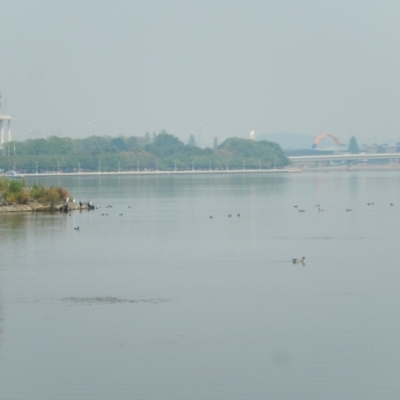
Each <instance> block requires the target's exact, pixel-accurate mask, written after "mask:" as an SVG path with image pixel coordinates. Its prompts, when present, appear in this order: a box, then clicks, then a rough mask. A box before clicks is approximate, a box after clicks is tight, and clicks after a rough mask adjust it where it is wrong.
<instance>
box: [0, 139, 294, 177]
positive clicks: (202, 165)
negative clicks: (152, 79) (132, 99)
mask: <svg viewBox="0 0 400 400" xmlns="http://www.w3.org/2000/svg"><path fill="white" fill-rule="evenodd" d="M288 164H289V160H288V158H287V157H286V156H285V155H284V153H283V151H282V149H281V148H280V146H279V145H278V144H276V143H273V142H268V141H259V142H255V141H252V140H247V139H238V138H231V139H227V140H226V141H224V142H223V143H222V144H221V145H219V146H217V143H215V148H214V149H210V148H206V149H202V148H200V147H197V146H196V145H195V141H194V140H193V138H192V140H190V141H189V142H188V144H184V143H183V142H182V141H180V140H179V139H178V138H177V137H175V136H173V135H170V134H168V133H167V132H165V131H162V132H160V133H159V134H158V135H156V134H154V135H153V137H152V138H150V135H148V134H147V135H145V136H144V137H134V136H131V137H117V138H112V137H100V136H91V137H88V138H85V139H70V138H60V137H57V136H52V137H49V138H47V139H30V140H26V141H25V142H11V143H7V144H6V145H5V150H4V155H3V156H2V157H0V168H1V169H3V170H10V169H18V170H19V171H21V172H36V171H38V172H41V171H64V172H69V171H78V169H80V171H99V170H101V171H118V170H121V171H123V170H125V171H128V170H145V169H147V170H156V169H157V170H175V169H176V170H191V169H196V170H209V169H213V170H223V169H227V168H229V169H242V168H246V169H260V168H262V169H269V168H275V167H276V168H282V167H285V166H287V165H288Z"/></svg>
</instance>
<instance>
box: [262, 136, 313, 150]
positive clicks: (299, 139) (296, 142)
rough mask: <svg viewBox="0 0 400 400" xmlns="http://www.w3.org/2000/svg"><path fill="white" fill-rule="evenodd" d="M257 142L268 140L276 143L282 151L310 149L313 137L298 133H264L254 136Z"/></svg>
mask: <svg viewBox="0 0 400 400" xmlns="http://www.w3.org/2000/svg"><path fill="white" fill-rule="evenodd" d="M256 138H257V140H268V141H270V142H275V143H278V144H279V145H280V146H281V147H282V149H283V150H286V149H310V148H311V146H312V144H313V142H314V139H315V136H313V135H302V134H298V133H264V134H261V135H257V136H256Z"/></svg>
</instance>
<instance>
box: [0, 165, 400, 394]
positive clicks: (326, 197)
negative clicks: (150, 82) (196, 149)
mask: <svg viewBox="0 0 400 400" xmlns="http://www.w3.org/2000/svg"><path fill="white" fill-rule="evenodd" d="M40 182H41V183H44V184H52V185H62V186H65V187H67V188H68V189H69V191H70V192H71V193H72V195H73V196H74V197H75V198H76V199H77V200H78V201H79V200H82V201H87V200H91V201H92V202H93V203H94V204H95V205H97V206H99V207H101V208H99V209H98V210H96V211H92V212H82V213H80V212H75V213H72V215H71V216H62V215H59V214H56V215H39V216H35V215H0V235H1V237H0V239H1V242H0V243H1V249H2V251H1V254H2V257H1V261H0V398H1V399H29V400H36V399H37V400H39V399H40V400H46V399H51V400H54V399H93V400H95V399H96V400H103V399H104V400H109V399H123V400H125V399H141V400H142V399H143V400H145V399H151V400H153V399H154V400H158V399H163V400H177V399H185V400H187V399H196V400H197V399H207V400H208V399H215V400H217V399H218V400H221V399H222V400H225V399H226V400H237V399H263V400H264V399H274V400H286V399H296V400H297V399H318V400H319V399H335V400H337V399H363V400H366V399H367V400H368V399H371V400H372V399H374V400H375V399H377V398H381V399H385V400H391V399H399V398H400V379H399V376H400V340H399V337H400V318H399V308H400V307H399V306H400V291H399V288H398V286H399V278H400V272H399V269H400V264H399V261H398V257H399V256H398V254H399V251H398V249H399V236H400V226H399V224H398V221H399V217H400V172H365V171H363V172H351V173H348V172H340V173H323V172H320V173H315V174H305V173H303V174H276V175H258V174H254V175H253V174H246V175H230V176H226V175H215V176H208V175H207V176H164V177H133V176H132V177H126V176H125V177H120V178H118V177H116V178H115V177H114V178H110V177H87V178H85V177H81V178H51V179H50V178H47V179H45V178H43V179H41V180H40ZM368 202H373V203H374V205H373V206H372V205H370V206H368V205H367V203H368ZM390 203H394V205H393V206H390ZM317 204H320V207H321V208H322V209H323V210H324V211H321V212H318V207H316V205H317ZM108 205H112V207H109V208H106V206H108ZM294 205H298V206H299V208H301V209H304V210H305V212H303V213H300V212H299V211H298V208H295V207H294ZM346 209H351V210H352V211H346ZM238 213H240V217H238V216H237V214H238ZM101 214H108V215H101ZM120 214H123V215H120ZM228 214H232V217H228V216H227V215H228ZM210 215H211V216H213V218H212V219H210ZM76 226H79V227H80V230H79V232H78V231H76V230H74V229H73V228H74V227H76ZM302 256H305V257H306V264H305V265H304V266H302V265H301V264H300V265H293V264H292V263H291V259H292V258H293V257H299V258H300V257H302Z"/></svg>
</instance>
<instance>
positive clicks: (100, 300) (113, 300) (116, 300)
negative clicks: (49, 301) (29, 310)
mask: <svg viewBox="0 0 400 400" xmlns="http://www.w3.org/2000/svg"><path fill="white" fill-rule="evenodd" d="M62 301H65V302H70V303H76V304H121V303H129V304H139V303H150V304H160V303H166V302H167V301H169V300H168V299H163V298H151V299H125V298H121V297H111V296H107V297H102V296H99V297H65V298H63V299H62Z"/></svg>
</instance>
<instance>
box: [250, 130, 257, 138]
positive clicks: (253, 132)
mask: <svg viewBox="0 0 400 400" xmlns="http://www.w3.org/2000/svg"><path fill="white" fill-rule="evenodd" d="M250 140H256V131H251V132H250Z"/></svg>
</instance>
